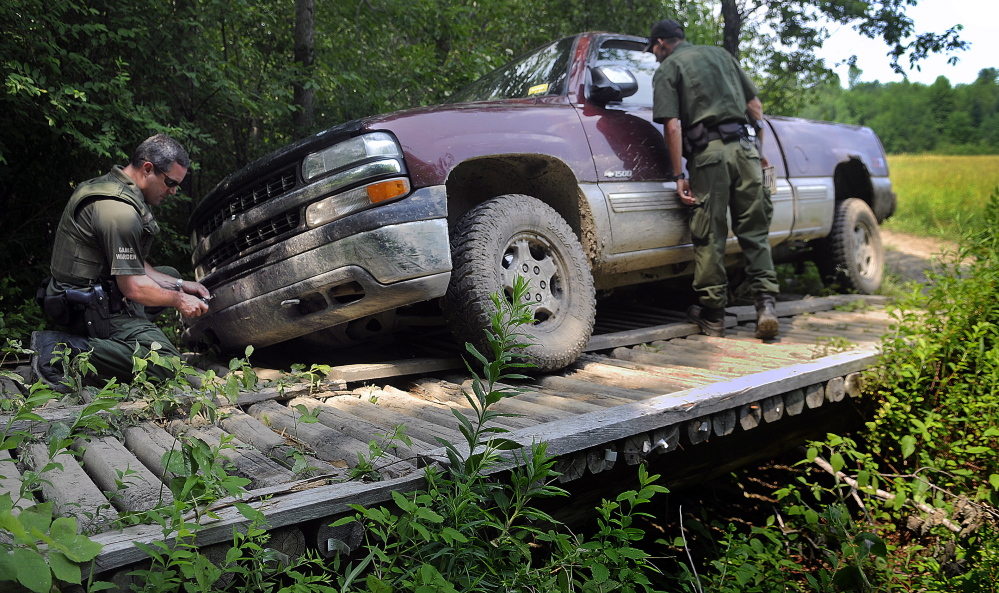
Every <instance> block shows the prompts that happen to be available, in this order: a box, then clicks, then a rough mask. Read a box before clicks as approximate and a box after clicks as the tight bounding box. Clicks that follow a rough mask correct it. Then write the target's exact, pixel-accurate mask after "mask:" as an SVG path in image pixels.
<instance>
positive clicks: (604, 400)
mask: <svg viewBox="0 0 999 593" xmlns="http://www.w3.org/2000/svg"><path fill="white" fill-rule="evenodd" d="M594 387H595V386H594V385H592V384H591V385H590V392H588V393H578V392H573V391H562V390H560V389H552V388H551V387H541V386H540V385H535V386H533V389H532V390H531V391H527V392H525V393H524V394H523V395H518V396H517V397H518V398H519V397H525V398H526V399H528V401H531V402H534V403H536V404H539V405H545V406H547V405H551V406H552V407H558V408H559V409H560V410H563V411H566V412H570V413H572V414H588V413H590V412H593V411H596V410H599V409H601V408H613V407H615V406H622V405H624V404H630V403H631V402H633V401H635V400H633V399H626V398H623V397H615V396H613V395H610V394H608V393H603V389H602V388H601V389H599V390H598V391H594Z"/></svg>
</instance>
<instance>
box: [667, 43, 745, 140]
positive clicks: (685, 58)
mask: <svg viewBox="0 0 999 593" xmlns="http://www.w3.org/2000/svg"><path fill="white" fill-rule="evenodd" d="M652 88H653V101H652V119H653V120H654V121H655V122H657V123H664V122H665V121H666V120H667V119H671V118H679V119H680V121H682V122H683V125H684V127H685V128H687V127H689V126H692V125H694V124H697V123H700V122H704V125H706V126H708V127H714V126H716V125H718V124H720V123H725V122H728V121H742V122H745V121H748V120H747V117H746V103H748V102H749V101H751V100H752V99H753V97H756V96H757V95H758V94H759V93H758V92H757V90H756V85H754V84H753V81H752V80H750V79H749V76H747V75H746V73H745V72H743V70H742V68H740V67H739V63H738V62H737V61H736V59H735V58H734V57H732V54H730V53H728V52H727V51H725V50H724V49H722V48H720V47H716V46H713V45H691V44H690V43H687V42H686V41H682V42H680V44H679V45H677V46H676V48H674V49H673V53H671V54H670V55H669V57H668V58H666V59H665V60H663V62H662V64H660V65H659V68H658V69H656V73H655V75H654V76H653V77H652Z"/></svg>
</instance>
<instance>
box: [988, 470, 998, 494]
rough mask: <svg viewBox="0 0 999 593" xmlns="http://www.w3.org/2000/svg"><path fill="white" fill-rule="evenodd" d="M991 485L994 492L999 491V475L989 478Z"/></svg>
mask: <svg viewBox="0 0 999 593" xmlns="http://www.w3.org/2000/svg"><path fill="white" fill-rule="evenodd" d="M989 484H991V485H992V489H993V490H999V474H992V475H991V476H989Z"/></svg>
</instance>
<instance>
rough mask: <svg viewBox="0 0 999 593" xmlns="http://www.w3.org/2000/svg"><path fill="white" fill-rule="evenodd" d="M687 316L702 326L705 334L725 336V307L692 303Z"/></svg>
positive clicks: (716, 336) (713, 336) (718, 336)
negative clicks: (719, 307) (718, 307)
mask: <svg viewBox="0 0 999 593" xmlns="http://www.w3.org/2000/svg"><path fill="white" fill-rule="evenodd" d="M687 317H689V318H690V320H691V321H693V322H694V323H696V324H697V326H698V327H700V328H701V332H702V333H703V334H704V335H706V336H711V337H712V338H724V337H725V309H713V308H711V307H702V306H700V305H691V306H690V307H688V308H687Z"/></svg>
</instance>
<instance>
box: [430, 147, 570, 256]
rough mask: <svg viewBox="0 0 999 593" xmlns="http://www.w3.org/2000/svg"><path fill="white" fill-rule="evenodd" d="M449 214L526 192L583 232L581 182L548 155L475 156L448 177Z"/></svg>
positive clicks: (450, 219) (451, 218) (454, 215)
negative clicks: (506, 195) (580, 209)
mask: <svg viewBox="0 0 999 593" xmlns="http://www.w3.org/2000/svg"><path fill="white" fill-rule="evenodd" d="M446 186H447V201H448V206H447V217H448V222H449V223H452V224H453V223H454V221H455V220H457V219H458V217H460V216H461V215H462V214H464V213H465V212H467V211H468V210H470V209H472V208H474V207H475V206H476V205H478V204H481V203H482V202H485V201H486V200H489V199H491V198H495V197H496V196H501V195H505V194H525V195H528V196H532V197H535V198H537V199H539V200H541V201H542V202H544V203H546V204H548V205H549V206H551V207H552V208H554V209H555V211H556V212H558V213H559V215H560V216H562V218H563V219H564V220H565V221H566V222H567V223H568V224H569V226H570V227H571V228H572V230H573V232H575V233H576V236H577V237H578V236H580V234H581V233H580V227H581V222H580V216H579V203H580V199H581V198H580V195H579V185H578V183H577V181H576V176H575V175H574V174H573V173H572V170H570V169H569V167H568V166H567V165H566V164H565V163H563V162H562V161H560V160H558V159H555V158H552V157H550V156H546V155H537V154H530V155H523V154H511V155H498V156H490V157H483V158H478V159H471V160H468V161H465V162H463V163H461V164H459V165H458V166H457V167H455V168H454V169H452V170H451V173H450V175H448V178H447V184H446Z"/></svg>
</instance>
